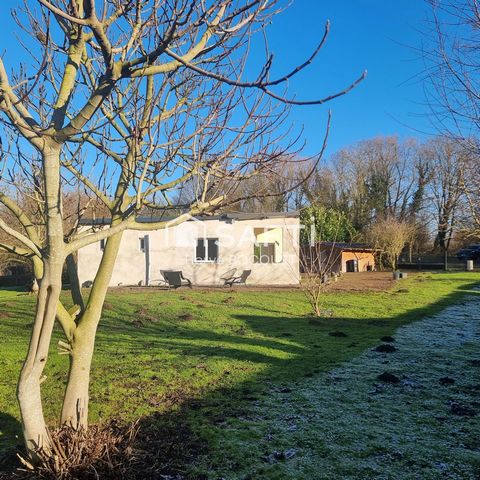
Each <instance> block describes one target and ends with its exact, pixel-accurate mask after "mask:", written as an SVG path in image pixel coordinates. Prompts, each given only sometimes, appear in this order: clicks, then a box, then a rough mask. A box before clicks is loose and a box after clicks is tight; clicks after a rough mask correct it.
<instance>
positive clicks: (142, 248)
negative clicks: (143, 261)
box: [138, 237, 145, 252]
mask: <svg viewBox="0 0 480 480" xmlns="http://www.w3.org/2000/svg"><path fill="white" fill-rule="evenodd" d="M138 246H139V248H140V251H141V252H144V251H145V237H140V238H139V239H138Z"/></svg>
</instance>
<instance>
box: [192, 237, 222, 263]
mask: <svg viewBox="0 0 480 480" xmlns="http://www.w3.org/2000/svg"><path fill="white" fill-rule="evenodd" d="M195 261H196V262H217V261H218V238H198V239H197V245H196V247H195Z"/></svg>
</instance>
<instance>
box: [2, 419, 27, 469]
mask: <svg viewBox="0 0 480 480" xmlns="http://www.w3.org/2000/svg"><path fill="white" fill-rule="evenodd" d="M21 435H22V426H21V425H20V422H19V421H18V420H17V419H16V418H15V417H12V415H9V414H8V413H3V412H0V452H2V454H1V455H0V472H2V471H3V470H4V469H7V468H9V467H11V466H13V465H16V463H17V457H16V452H17V451H18V449H19V448H21V445H20V443H21V441H20V438H21Z"/></svg>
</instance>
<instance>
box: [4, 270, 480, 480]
mask: <svg viewBox="0 0 480 480" xmlns="http://www.w3.org/2000/svg"><path fill="white" fill-rule="evenodd" d="M479 282H480V274H478V273H468V274H467V273H455V274H440V273H435V274H420V275H418V276H415V277H413V278H409V279H407V280H404V281H402V282H401V283H399V284H397V285H396V286H395V287H394V288H392V289H391V290H389V291H387V292H365V293H349V292H342V293H339V292H336V293H335V292H332V293H328V294H326V295H325V303H324V306H325V308H328V309H329V310H331V311H332V312H333V317H332V318H328V319H322V320H319V319H314V318H312V317H310V316H309V306H308V304H307V302H306V300H305V298H304V296H303V294H302V292H301V291H299V290H296V289H292V290H271V291H269V290H258V291H257V290H255V291H250V290H249V291H242V290H241V289H238V290H234V291H230V290H213V289H212V290H206V289H194V290H186V289H185V290H178V291H158V290H147V289H146V290H144V291H141V292H138V291H137V292H135V293H128V292H126V291H125V290H122V291H115V290H112V291H111V292H110V293H109V295H108V297H107V301H106V304H105V309H104V315H103V319H102V322H101V326H100V329H99V332H98V337H97V342H96V354H95V360H94V365H93V373H92V391H91V420H92V421H93V422H106V421H108V420H109V419H111V418H116V419H120V420H121V421H122V422H128V421H132V420H135V419H137V418H139V417H142V418H143V425H144V426H146V427H148V428H153V429H154V428H155V427H156V426H158V428H159V429H160V430H163V431H166V432H176V433H177V434H178V435H179V436H180V438H179V442H180V443H181V442H182V441H183V440H185V439H186V438H187V437H188V441H186V443H185V445H184V448H177V449H176V450H175V452H173V450H172V449H175V448H176V447H175V446H174V442H175V438H173V437H174V436H175V434H172V438H169V439H165V438H163V437H162V439H163V440H162V441H166V442H170V441H171V442H172V445H170V447H171V455H170V456H171V457H172V464H171V465H169V468H170V467H171V468H181V469H183V470H185V469H186V471H196V472H197V473H198V471H200V470H202V468H205V469H207V470H208V469H209V468H213V467H214V466H215V464H218V463H221V462H222V461H223V460H222V449H221V445H222V435H223V433H222V429H221V428H220V427H219V425H220V424H221V423H222V422H223V421H224V420H225V419H226V418H229V417H232V418H233V417H235V416H241V415H244V414H246V412H248V409H249V405H250V404H251V402H252V401H261V399H262V395H264V394H265V392H266V391H267V389H271V388H272V386H278V388H282V387H288V385H290V384H292V383H293V382H295V380H296V379H299V378H309V377H312V376H314V375H315V374H316V373H319V372H324V371H328V370H330V369H332V368H333V367H335V366H337V365H339V364H340V363H341V362H343V361H345V360H348V359H350V358H353V357H355V356H356V355H358V354H360V353H361V352H362V351H364V350H365V349H367V348H369V347H372V346H374V345H376V344H377V343H379V338H380V337H382V336H384V335H390V334H393V333H394V331H395V329H396V328H397V327H399V326H400V325H403V324H406V323H409V322H412V321H415V320H419V319H421V318H423V317H425V316H427V315H430V314H433V313H436V312H438V311H440V310H441V309H442V308H444V307H445V306H446V305H448V304H450V303H453V302H456V301H458V300H459V299H460V298H461V297H462V296H463V295H464V294H465V293H466V292H468V291H469V290H470V289H471V288H472V286H473V285H475V284H478V283H479ZM34 302H35V300H34V298H33V297H31V296H28V295H21V294H19V292H16V291H8V290H4V291H0V351H1V352H2V353H1V356H0V369H1V370H0V371H1V376H0V425H1V428H0V430H1V432H0V451H1V450H2V449H5V448H6V447H7V446H10V445H12V444H14V443H18V441H17V440H16V439H15V435H18V433H19V425H18V422H17V419H18V418H19V417H18V408H17V404H16V401H15V384H16V380H17V377H18V373H19V370H20V367H21V362H22V358H23V357H24V355H25V351H26V348H27V345H28V337H29V330H30V323H31V321H32V316H33V311H34ZM335 331H337V332H338V331H341V332H344V333H345V334H346V336H345V337H337V336H335V337H334V336H330V335H329V333H331V332H335ZM60 338H62V336H61V333H60V331H58V330H56V332H55V341H54V342H53V343H52V348H51V355H50V358H49V361H48V364H47V368H46V375H47V377H48V378H47V381H46V382H45V383H44V406H45V412H46V416H47V418H48V420H49V421H50V422H51V423H55V421H56V419H57V415H58V411H59V406H60V402H61V398H62V393H63V389H64V384H65V380H66V372H67V364H68V359H67V358H66V357H65V356H60V355H57V353H56V346H55V344H56V340H58V339H60ZM267 387H268V388H267ZM160 430H159V431H160ZM159 435H160V436H161V434H160V433H159ZM238 441H239V442H241V441H242V439H241V438H239V439H238ZM163 447H164V445H163ZM175 455H177V457H178V458H175ZM199 455H200V456H199ZM202 455H204V457H202ZM202 458H203V459H205V458H207V459H208V461H206V462H204V461H202V460H201V459H202ZM236 461H237V462H241V461H242V459H241V458H240V459H237V460H236ZM185 464H190V466H187V467H185ZM192 464H195V465H196V466H192Z"/></svg>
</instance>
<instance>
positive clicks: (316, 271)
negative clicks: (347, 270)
mask: <svg viewBox="0 0 480 480" xmlns="http://www.w3.org/2000/svg"><path fill="white" fill-rule="evenodd" d="M340 257H341V250H340V249H337V248H335V242H333V244H332V245H330V246H329V247H328V248H325V247H324V246H323V245H322V242H313V243H304V244H302V245H301V246H300V270H301V272H302V281H301V284H300V287H301V289H302V292H303V293H304V294H305V297H306V298H307V300H308V303H309V304H310V307H311V309H312V313H313V315H315V316H316V317H321V316H322V315H324V310H325V308H324V292H325V289H326V287H327V286H328V284H329V283H330V281H331V280H332V278H335V277H336V275H337V274H338V272H335V271H334V270H335V266H336V265H337V264H338V261H339V259H340Z"/></svg>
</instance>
